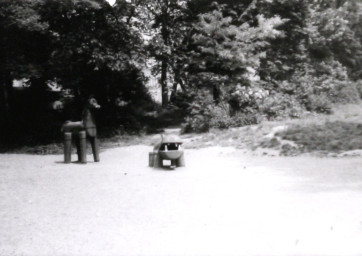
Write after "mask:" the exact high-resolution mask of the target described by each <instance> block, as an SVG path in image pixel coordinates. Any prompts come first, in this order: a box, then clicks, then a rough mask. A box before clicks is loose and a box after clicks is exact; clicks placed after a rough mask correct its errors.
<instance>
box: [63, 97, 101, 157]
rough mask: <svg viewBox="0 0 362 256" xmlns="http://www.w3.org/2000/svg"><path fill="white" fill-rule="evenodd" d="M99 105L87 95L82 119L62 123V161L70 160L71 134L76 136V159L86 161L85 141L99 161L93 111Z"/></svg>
mask: <svg viewBox="0 0 362 256" xmlns="http://www.w3.org/2000/svg"><path fill="white" fill-rule="evenodd" d="M99 108H100V105H98V102H97V100H96V99H95V98H93V97H89V99H88V101H87V103H86V105H85V106H84V109H83V112H82V120H81V121H78V122H71V121H67V122H65V123H64V124H63V126H62V129H61V131H62V132H63V133H64V162H65V163H70V162H71V150H72V135H75V136H78V138H77V140H76V146H77V154H78V160H79V162H81V163H86V162H87V157H86V156H87V149H86V145H87V141H86V139H87V138H88V139H89V141H90V143H91V145H92V152H93V158H94V161H95V162H99V146H98V139H97V127H96V122H95V117H94V113H93V111H94V110H95V109H99Z"/></svg>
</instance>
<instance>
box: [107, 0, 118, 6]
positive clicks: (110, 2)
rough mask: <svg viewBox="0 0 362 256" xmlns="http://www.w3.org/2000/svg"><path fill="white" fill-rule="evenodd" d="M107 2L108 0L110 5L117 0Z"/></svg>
mask: <svg viewBox="0 0 362 256" xmlns="http://www.w3.org/2000/svg"><path fill="white" fill-rule="evenodd" d="M107 2H108V3H109V4H110V5H114V3H115V2H116V0H107Z"/></svg>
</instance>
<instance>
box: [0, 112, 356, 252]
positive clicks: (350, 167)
mask: <svg viewBox="0 0 362 256" xmlns="http://www.w3.org/2000/svg"><path fill="white" fill-rule="evenodd" d="M349 113H350V114H349V115H348V117H347V116H344V117H343V118H344V119H345V120H347V121H348V122H353V121H356V122H357V121H358V120H357V119H359V118H358V117H359V116H358V115H357V114H356V113H357V112H356V113H353V111H350V112H349ZM326 118H328V120H327V121H328V122H330V123H331V122H333V121H334V120H333V118H336V116H334V117H333V116H330V117H326ZM314 119H317V120H318V121H311V120H314ZM354 119H355V120H354ZM293 122H304V123H308V122H318V123H320V122H322V118H321V117H312V118H310V119H309V121H306V119H305V120H304V121H291V123H285V122H284V123H283V125H281V123H268V124H265V125H264V126H262V127H261V126H255V127H246V128H242V129H236V130H231V131H229V132H224V133H222V132H219V131H211V132H210V133H208V134H204V135H182V136H181V137H182V138H183V140H184V141H185V148H186V149H185V160H186V167H181V168H176V169H175V170H171V169H167V168H166V169H153V168H150V167H148V152H150V151H152V145H153V144H154V143H155V142H156V141H158V140H159V136H158V135H150V136H143V137H137V138H138V139H137V140H135V139H132V138H128V140H126V138H125V137H124V140H123V141H116V140H115V141H108V142H107V143H108V144H107V145H106V147H103V149H102V152H101V162H99V163H94V162H93V161H92V156H91V155H88V163H87V164H77V163H71V164H64V163H63V156H62V155H61V154H48V155H40V154H36V155H34V154H15V153H12V154H1V155H0V197H1V200H0V226H1V228H0V255H4V256H17V255H25V256H30V255H34V256H42V255H44V256H48V255H55V256H58V255H59V256H60V255H61V256H63V255H75V256H78V255H82V256H83V255H90V256H91V255H95V256H98V255H100V256H102V255H112V256H113V255H124V256H132V255H144V256H149V255H155V256H156V255H157V256H162V255H195V256H196V255H197V256H198V255H278V256H279V255H362V246H361V241H362V203H361V198H362V157H361V156H360V155H359V154H358V152H357V151H355V150H354V151H353V152H354V153H353V154H348V151H346V152H347V153H343V152H337V153H335V154H333V155H328V154H327V155H326V154H322V155H320V154H316V155H315V154H312V155H311V154H302V155H298V156H293V157H291V156H280V155H279V154H278V152H279V151H278V150H276V148H258V149H255V150H251V149H249V148H248V147H244V146H247V145H251V146H252V145H255V143H259V140H254V139H253V141H254V142H253V143H250V141H248V140H243V142H242V143H241V142H240V136H239V137H234V135H235V134H236V133H239V134H240V133H243V132H245V133H244V134H246V133H249V132H250V131H256V132H259V133H260V134H259V135H258V136H257V137H263V138H264V139H265V138H266V139H272V137H273V136H274V135H275V134H276V133H277V131H280V130H283V129H284V128H283V127H284V126H285V125H291V124H293ZM266 127H269V128H270V129H266ZM167 132H168V133H170V134H171V135H174V134H175V133H177V132H178V131H177V130H172V129H171V130H168V131H167ZM226 134H229V135H230V134H233V136H231V137H230V136H229V139H227V137H226V136H227V135H226ZM235 136H236V135H235ZM233 137H234V138H233ZM212 138H214V139H212ZM230 138H231V139H230ZM236 141H238V142H236ZM260 141H261V140H260ZM104 143H105V142H104ZM220 143H221V144H220ZM222 143H224V144H222ZM103 145H104V144H103ZM356 152H357V153H356ZM73 160H75V155H74V156H73Z"/></svg>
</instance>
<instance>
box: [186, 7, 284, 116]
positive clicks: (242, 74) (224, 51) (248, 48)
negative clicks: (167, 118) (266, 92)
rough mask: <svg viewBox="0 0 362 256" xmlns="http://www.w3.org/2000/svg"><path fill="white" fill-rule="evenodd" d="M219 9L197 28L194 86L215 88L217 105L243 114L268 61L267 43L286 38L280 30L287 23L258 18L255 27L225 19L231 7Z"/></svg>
mask: <svg viewBox="0 0 362 256" xmlns="http://www.w3.org/2000/svg"><path fill="white" fill-rule="evenodd" d="M215 8H216V9H215V10H214V11H211V12H208V13H205V14H200V15H199V22H198V23H196V25H195V30H196V31H197V32H196V33H195V34H194V35H193V44H194V50H193V52H192V58H191V60H190V65H189V72H190V74H191V76H190V82H191V83H193V84H195V85H197V86H199V87H205V86H206V87H209V88H212V90H213V92H214V95H215V97H214V99H215V100H216V101H217V102H218V101H220V100H223V101H226V102H228V103H229V104H230V106H231V108H232V111H240V110H242V108H243V107H246V106H247V105H249V103H250V102H249V101H248V97H247V91H248V90H249V88H250V87H251V85H252V84H253V77H254V76H255V75H256V72H257V71H258V70H259V67H260V60H261V59H262V58H264V57H265V52H264V51H263V49H264V48H265V47H266V46H267V45H268V41H267V40H268V39H270V38H278V37H280V36H282V32H281V31H279V30H277V29H276V28H277V27H278V26H280V25H281V24H283V22H284V20H282V19H281V18H280V17H278V16H274V17H271V18H266V17H265V16H264V15H262V14H258V15H257V16H256V17H255V18H256V22H255V23H254V22H249V21H245V22H240V20H235V19H238V18H239V17H240V16H239V15H232V16H227V17H225V16H224V13H227V11H225V8H226V9H227V8H228V6H227V5H218V4H215ZM230 13H232V12H230ZM257 90H259V89H257ZM220 92H223V93H221V94H220Z"/></svg>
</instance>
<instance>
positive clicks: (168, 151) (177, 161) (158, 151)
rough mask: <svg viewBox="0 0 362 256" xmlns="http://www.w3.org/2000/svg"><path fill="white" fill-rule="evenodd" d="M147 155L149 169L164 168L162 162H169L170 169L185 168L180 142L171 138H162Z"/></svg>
mask: <svg viewBox="0 0 362 256" xmlns="http://www.w3.org/2000/svg"><path fill="white" fill-rule="evenodd" d="M161 137H162V140H161V142H160V143H158V144H157V145H156V146H154V148H153V152H150V153H149V166H150V167H156V168H159V167H164V165H163V160H170V161H171V165H170V168H171V169H174V168H176V167H180V166H185V158H184V151H183V150H182V148H181V144H182V142H181V141H179V140H177V139H173V138H170V137H169V138H164V137H163V136H162V135H161Z"/></svg>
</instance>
